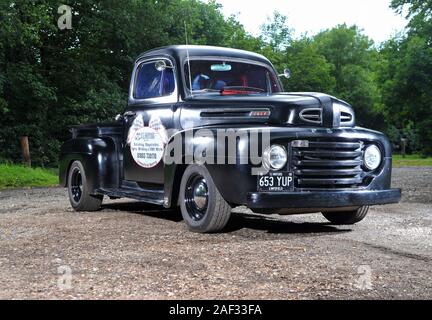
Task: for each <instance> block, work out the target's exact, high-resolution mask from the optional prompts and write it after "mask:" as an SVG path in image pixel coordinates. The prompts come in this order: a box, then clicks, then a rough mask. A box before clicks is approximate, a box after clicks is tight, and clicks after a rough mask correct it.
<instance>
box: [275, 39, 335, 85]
mask: <svg viewBox="0 0 432 320" xmlns="http://www.w3.org/2000/svg"><path fill="white" fill-rule="evenodd" d="M283 60H284V61H287V66H288V67H289V69H290V70H291V73H292V77H291V79H288V80H287V79H283V82H284V87H285V89H286V90H287V91H304V92H327V93H335V88H336V79H335V77H334V76H333V75H332V71H333V68H334V66H333V65H332V64H331V63H329V62H328V61H327V59H326V58H325V57H324V56H323V55H322V54H321V53H320V51H319V50H318V48H317V46H315V45H314V43H313V42H312V41H311V40H310V39H307V38H303V39H300V40H296V41H293V42H292V44H291V46H290V47H289V48H287V50H286V54H285V55H284V57H283ZM279 69H280V70H283V69H284V66H282V65H281V66H279Z"/></svg>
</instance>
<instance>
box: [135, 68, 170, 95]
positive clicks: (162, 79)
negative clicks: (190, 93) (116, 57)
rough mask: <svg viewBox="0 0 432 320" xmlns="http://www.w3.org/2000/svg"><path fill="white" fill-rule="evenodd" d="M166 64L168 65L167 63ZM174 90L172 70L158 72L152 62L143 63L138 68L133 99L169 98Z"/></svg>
mask: <svg viewBox="0 0 432 320" xmlns="http://www.w3.org/2000/svg"><path fill="white" fill-rule="evenodd" d="M167 64H169V63H168V62H167ZM169 65H170V64H169ZM174 90H175V80H174V72H173V69H172V68H166V69H164V70H162V71H158V70H157V69H156V67H155V62H154V61H153V62H147V63H143V64H141V65H140V66H139V67H138V73H137V77H136V83H135V92H134V98H135V99H150V98H158V97H163V96H169V95H170V94H172V93H173V92H174Z"/></svg>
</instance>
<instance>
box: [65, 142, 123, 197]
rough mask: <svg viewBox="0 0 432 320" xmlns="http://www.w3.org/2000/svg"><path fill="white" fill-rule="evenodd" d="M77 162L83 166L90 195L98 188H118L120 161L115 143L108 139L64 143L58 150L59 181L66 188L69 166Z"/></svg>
mask: <svg viewBox="0 0 432 320" xmlns="http://www.w3.org/2000/svg"><path fill="white" fill-rule="evenodd" d="M76 160H79V161H81V163H82V164H83V166H84V169H85V171H86V177H87V182H88V186H89V188H90V190H91V192H92V193H94V192H95V190H96V189H99V188H113V187H119V184H120V167H119V166H120V163H121V162H120V161H119V160H120V159H119V152H118V150H117V148H116V145H115V142H114V140H113V139H112V138H110V137H100V138H89V137H78V138H74V139H72V140H69V141H66V142H65V143H64V144H63V145H62V147H61V150H60V161H59V166H60V167H59V180H60V185H61V186H63V187H66V186H67V176H68V171H69V168H70V166H71V164H72V163H73V162H74V161H76Z"/></svg>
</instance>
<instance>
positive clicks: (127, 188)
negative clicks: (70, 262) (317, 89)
mask: <svg viewBox="0 0 432 320" xmlns="http://www.w3.org/2000/svg"><path fill="white" fill-rule="evenodd" d="M288 75H289V71H288V70H285V72H284V74H283V75H278V74H277V73H276V70H275V69H274V67H273V65H272V64H271V63H270V62H269V61H268V60H267V59H266V58H265V57H263V56H261V55H259V54H255V53H251V52H247V51H242V50H235V49H228V48H219V47H209V46H169V47H164V48H158V49H154V50H151V51H148V52H146V53H144V54H142V55H141V56H139V57H138V59H137V60H136V62H135V64H134V68H133V72H132V78H131V83H130V91H129V98H128V104H127V107H126V108H125V110H124V114H122V115H118V116H117V117H116V120H115V122H112V123H104V124H92V125H82V126H76V127H73V128H72V129H71V131H72V139H71V140H69V141H67V142H65V143H64V144H63V146H62V148H61V153H60V182H61V184H62V185H63V186H64V187H67V188H68V192H69V198H70V203H71V205H72V207H73V208H74V209H75V210H77V211H94V210H98V209H99V208H100V207H101V203H102V200H103V197H104V196H108V197H110V198H112V199H117V198H123V197H124V198H132V199H136V200H140V201H143V202H147V203H152V204H157V205H161V206H164V207H165V208H177V207H180V210H181V213H182V216H183V218H184V220H185V222H186V224H187V225H188V227H189V229H190V230H192V231H196V232H218V231H221V230H222V229H223V228H224V227H225V226H226V224H227V222H228V220H229V218H230V215H231V209H232V208H233V207H235V206H246V207H248V208H250V209H251V210H252V211H254V212H257V213H266V214H267V213H275V214H300V213H315V212H322V214H323V215H324V216H325V218H327V219H328V220H329V221H330V222H331V223H333V224H354V223H356V222H359V221H361V220H362V219H364V217H365V216H366V214H367V212H368V209H369V206H371V205H382V204H388V203H396V202H398V201H399V200H400V197H401V191H400V189H391V170H392V154H391V146H390V143H389V141H388V139H387V138H386V137H385V136H384V135H383V134H382V133H379V132H376V131H371V130H367V129H364V128H360V127H356V120H355V114H354V111H353V108H352V107H351V106H350V105H349V104H348V103H346V102H344V101H341V100H339V99H337V98H334V97H332V96H329V95H325V94H321V93H307V92H302V93H287V92H283V88H282V83H281V81H280V79H279V78H280V76H286V77H288Z"/></svg>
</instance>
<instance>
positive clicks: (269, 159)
mask: <svg viewBox="0 0 432 320" xmlns="http://www.w3.org/2000/svg"><path fill="white" fill-rule="evenodd" d="M287 160H288V155H287V152H286V150H285V148H284V147H282V146H278V145H273V146H271V147H269V148H267V149H266V150H265V151H264V154H263V166H264V168H266V169H267V170H280V169H282V168H283V167H284V166H285V165H286V163H287Z"/></svg>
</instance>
